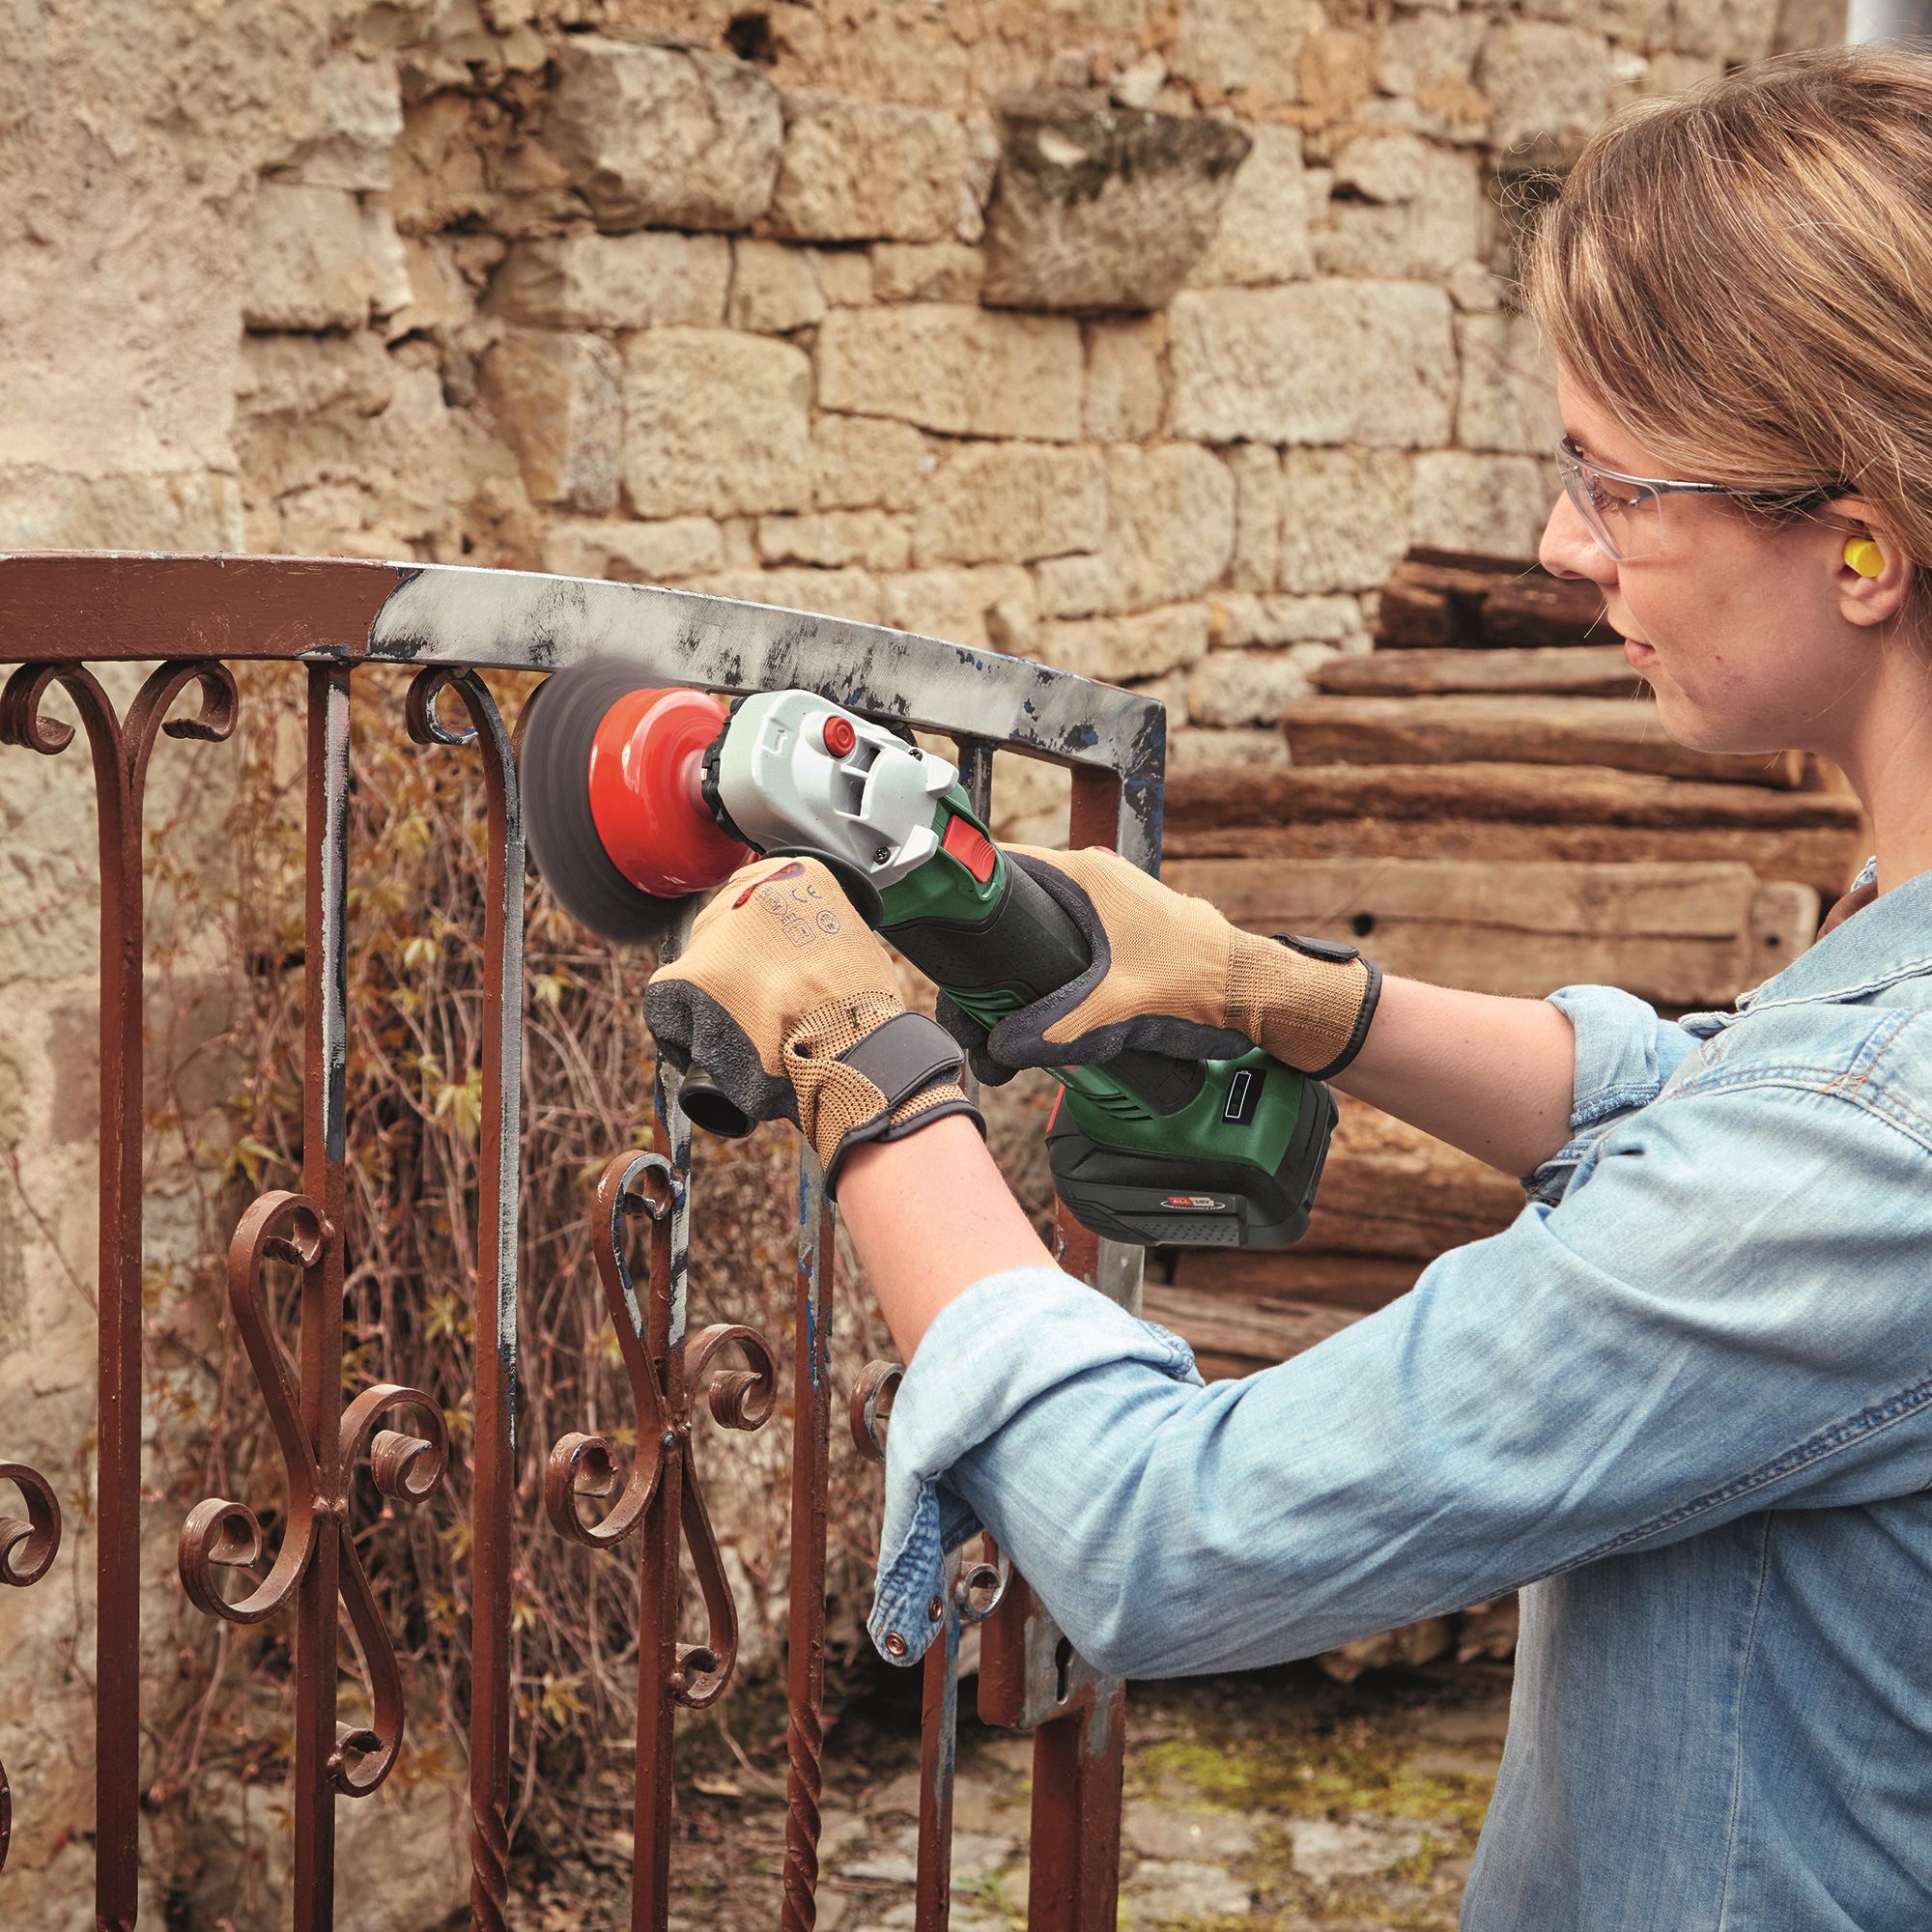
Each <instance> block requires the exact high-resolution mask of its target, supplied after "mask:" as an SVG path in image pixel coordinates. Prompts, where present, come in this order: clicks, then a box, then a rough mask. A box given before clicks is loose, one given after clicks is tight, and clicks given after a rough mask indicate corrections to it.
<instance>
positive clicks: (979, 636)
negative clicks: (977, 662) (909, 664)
mask: <svg viewBox="0 0 1932 1932" xmlns="http://www.w3.org/2000/svg"><path fill="white" fill-rule="evenodd" d="M881 590H882V593H883V595H882V609H883V611H884V616H883V620H882V621H884V622H885V623H888V624H890V625H892V627H893V628H894V629H895V630H898V631H916V632H918V633H919V635H920V636H921V637H924V638H944V639H946V640H947V641H948V642H949V643H954V644H965V645H968V646H969V647H971V648H972V649H975V650H992V651H1005V652H1007V653H1009V655H1012V656H1020V657H1025V656H1030V655H1031V654H1032V653H1033V651H1034V649H1035V647H1036V645H1037V642H1038V638H1039V606H1038V602H1037V599H1036V597H1035V595H1034V586H1033V579H1032V578H1030V577H1029V576H1028V575H1027V573H1026V572H1025V571H1024V570H1023V569H1021V568H1020V566H1019V565H1018V564H1012V563H982V564H977V565H975V566H973V567H971V568H970V569H951V570H914V571H909V572H907V573H906V574H905V575H903V576H899V577H888V578H886V579H885V580H884V581H883V583H882V585H881Z"/></svg>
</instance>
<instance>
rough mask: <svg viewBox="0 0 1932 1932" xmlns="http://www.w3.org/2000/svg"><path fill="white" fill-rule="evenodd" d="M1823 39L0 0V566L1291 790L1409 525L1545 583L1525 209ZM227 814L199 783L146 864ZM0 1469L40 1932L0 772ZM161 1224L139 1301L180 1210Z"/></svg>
mask: <svg viewBox="0 0 1932 1932" xmlns="http://www.w3.org/2000/svg"><path fill="white" fill-rule="evenodd" d="M1839 11H1840V13H1841V11H1842V10H1841V9H1840V10H1839ZM1832 15H1833V5H1832V0H1781V6H1780V0H1605V4H1604V5H1601V6H1596V7H1584V6H1581V5H1579V4H1577V0H1481V4H1463V5H1459V4H1457V0H1429V4H1419V5H1407V4H1395V0H1332V4H1331V5H1329V6H1328V7H1326V8H1325V9H1324V8H1323V7H1321V6H1320V5H1317V4H1313V0H1053V4H1050V5H1048V4H1041V0H815V4H780V0H773V4H767V5H763V6H760V5H756V4H754V0H735V4H734V0H685V4H681V5H671V4H667V3H666V0H369V3H368V4H361V0H192V4H190V0H62V4H60V5H59V6H58V7H56V6H54V5H53V4H51V0H0V22H4V26H5V30H6V46H7V53H8V58H7V61H6V63H5V65H4V68H0V270H4V272H0V372H4V376H5V380H4V382H0V541H4V543H6V544H7V545H8V546H10V547H29V546H34V547H38V546H48V547H55V546H61V547H65V546H73V547H90V546H99V547H114V548H141V547H159V548H171V549H181V548H241V547H246V548H252V549H261V550H283V551H303V552H321V553H347V554H357V555H376V556H385V557H398V556H400V557H408V556H418V557H424V558H430V559H436V560H440V561H456V560H461V559H470V560H474V561H477V562H482V563H489V564H504V565H517V566H526V567H541V568H545V569H551V570H558V571H569V572H579V573H584V574H590V575H605V576H612V577H622V578H629V579H637V580H642V581H652V582H667V583H678V584H686V585H690V586H693V587H696V588H699V589H704V590H712V591H718V592H722V593H724V594H727V595H733V596H749V597H756V598H759V599H762V600H766V601H773V602H779V603H785V604H795V605H801V606H805V607H807V608H810V609H815V610H822V611H837V612H840V613H844V614H848V615H852V616H857V617H863V618H867V619H874V620H880V621H884V622H887V623H891V624H895V625H903V626H906V627H909V628H912V629H916V630H921V631H925V632H929V633H933V634H935V635H939V636H942V637H948V638H952V639H960V640H963V641H969V642H973V643H990V644H993V645H996V646H998V647H1000V648H1002V649H1007V650H1012V651H1018V652H1022V653H1026V654H1029V655H1033V656H1037V657H1038V658H1041V659H1044V660H1047V661H1050V662H1053V663H1055V664H1060V665H1065V666H1068V667H1071V668H1076V669H1079V670H1082V671H1087V672H1091V673H1093V674H1094V675H1096V676H1101V677H1106V678H1110V679H1114V680H1118V681H1126V682H1132V683H1135V684H1139V685H1144V686H1148V687H1151V688H1152V689H1154V690H1156V691H1158V692H1159V693H1160V694H1161V695H1162V696H1163V697H1164V698H1165V699H1166V700H1167V702H1168V704H1169V705H1170V707H1171V713H1172V717H1173V719H1174V722H1175V724H1176V726H1177V729H1178V738H1177V753H1178V755H1180V756H1184V757H1187V758H1207V757H1241V758H1266V757H1279V756H1280V755H1282V753H1281V750H1280V739H1279V737H1278V734H1276V733H1275V732H1274V731H1272V730H1271V729H1270V728H1269V722H1270V721H1271V720H1272V718H1273V717H1274V715H1275V714H1276V713H1277V712H1278V711H1279V710H1280V708H1281V705H1282V704H1283V702H1284V701H1285V700H1287V699H1288V698H1290V697H1291V696H1294V695H1296V694H1298V693H1299V692H1300V691H1301V690H1302V688H1303V681H1304V679H1305V676H1306V673H1307V671H1308V670H1309V668H1311V666H1313V665H1314V664H1316V663H1319V662H1321V660H1323V659H1325V658H1326V657H1328V656H1330V655H1332V654H1334V653H1337V652H1344V651H1350V650H1361V649H1364V648H1366V639H1367V636H1368V633H1369V631H1370V629H1371V628H1372V623H1371V618H1372V611H1371V609H1370V606H1371V604H1372V601H1373V599H1374V597H1375V594H1376V590H1377V587H1378V584H1380V582H1382V581H1383V579H1384V577H1385V576H1386V574H1387V572H1388V570H1389V568H1390V566H1391V565H1392V563H1393V562H1394V560H1395V559H1396V557H1397V556H1399V555H1400V554H1401V553H1402V552H1403V551H1404V550H1405V549H1406V547H1407V546H1408V545H1409V544H1411V543H1415V542H1427V543H1435V544H1446V545H1452V546H1470V547H1480V548H1484V549H1490V550H1496V551H1501V552H1505V553H1517V554H1528V552H1529V550H1530V547H1531V546H1532V544H1533V541H1534V537H1535V532H1536V529H1537V527H1538V525H1539V522H1540V519H1541V516H1542V512H1543V508H1544V503H1545V498H1546V494H1547V490H1548V477H1547V475H1546V473H1545V471H1544V469H1543V467H1542V465H1541V462H1540V460H1539V454H1538V452H1540V451H1541V450H1543V449H1544V448H1545V447H1547V444H1548V439H1549V436H1550V434H1551V430H1550V422H1549V412H1548V398H1547V394H1546V391H1545V388H1544V385H1543V384H1542V381H1541V377H1540V372H1539V369H1538V363H1537V356H1536V353H1535V348H1534V345H1533V343H1532V342H1531V341H1530V340H1529V338H1528V336H1527V333H1526V331H1525V329H1524V327H1523V325H1522V324H1521V323H1520V320H1519V319H1518V318H1517V317H1515V316H1514V315H1513V313H1512V312H1511V310H1510V308H1509V306H1508V303H1507V299H1506V295H1505V283H1504V281H1503V280H1502V279H1501V277H1503V276H1505V275H1506V273H1507V270H1508V267H1509V261H1510V251H1511V236H1512V223H1513V216H1512V214H1511V213H1510V210H1511V208H1513V207H1520V206H1521V205H1523V204H1524V203H1525V202H1526V201H1528V200H1531V199H1533V195H1534V183H1535V179H1536V177H1535V170H1536V169H1537V168H1539V167H1541V166H1544V165H1547V164H1548V163H1550V162H1560V161H1561V159H1562V158H1563V156H1565V155H1566V154H1567V153H1569V152H1571V151H1572V150H1573V149H1574V147H1575V145H1576V143H1577V141H1578V140H1579V139H1580V138H1582V137H1583V136H1584V135H1586V134H1587V133H1588V131H1589V130H1590V129H1591V128H1593V127H1595V126H1596V125H1597V124H1598V123H1599V122H1601V120H1602V119H1603V117H1604V115H1605V113H1606V112H1607V111H1608V110H1609V109H1610V108H1611V107H1612V106H1614V105H1615V104H1616V103H1617V102H1619V101H1621V100H1624V99H1629V98H1632V97H1633V96H1635V95H1640V94H1644V93H1647V92H1655V91H1659V90H1668V89H1674V88H1678V87H1681V86H1683V85H1685V84H1687V83H1689V82H1690V81H1693V80H1695V79H1696V78H1698V77H1699V76H1701V75H1703V74H1706V73H1711V72H1715V71H1719V69H1720V68H1721V67H1722V66H1723V65H1725V64H1726V63H1728V62H1735V61H1740V60H1746V59H1749V58H1751V57H1753V56H1755V55H1758V54H1761V53H1763V52H1765V51H1766V50H1767V49H1769V48H1771V47H1772V46H1773V45H1775V44H1779V43H1793V44H1796V43H1808V42H1812V41H1816V40H1820V39H1824V38H1827V37H1829V36H1831V35H1833V34H1834V33H1835V31H1836V30H1837V22H1836V21H1834V19H1833V17H1832ZM179 758H180V748H178V747H173V746H171V745H164V746H163V748H162V750H161V752H160V753H158V754H157V756H156V787H157V788H158V789H161V790H165V789H166V788H167V787H169V786H171V785H172V786H176V787H179V786H180V784H181V783H182V782H183V781H181V780H180V779H178V778H170V777H168V776H167V774H168V772H169V771H170V770H171V769H174V770H179V769H181V767H180V764H179ZM199 769H202V770H204V771H206V770H209V769H212V768H209V767H202V768H199ZM1052 790H1053V787H1052V786H1051V784H1050V783H1045V782H1040V781H1036V782H1034V783H1032V784H1031V785H1027V784H1022V785H1021V786H1019V787H1018V789H1017V792H1016V793H1015V794H1013V795H1012V796H1013V798H1014V801H1015V805H1016V808H1017V809H1018V810H1021V811H1022V812H1025V811H1028V810H1033V811H1035V812H1038V811H1040V810H1043V809H1045V808H1046V807H1047V806H1049V805H1050V802H1051V795H1052ZM162 809H164V808H161V807H159V806H157V811H156V815H158V812H159V811H160V810H162ZM220 822H221V811H220V789H219V784H218V781H216V780H214V779H207V780H206V781H205V782H204V789H203V791H202V792H201V794H200V795H199V804H198V809H197V810H191V811H186V812H185V815H184V816H183V817H182V819H181V826H182V828H183V829H182V830H181V832H180V834H179V838H180V840H181V841H182V842H181V846H180V850H181V851H184V852H186V853H188V854H189V855H193V854H195V853H200V854H202V855H203V856H206V855H207V854H208V853H209V852H210V851H212V850H213V849H215V848H216V847H217V846H218V843H219V827H220ZM1038 822H1039V823H1041V824H1043V823H1044V821H1043V820H1041V821H1038ZM0 823H4V824H5V826H6V829H7V831H8V834H9V859H10V866H9V867H8V870H9V879H10V884H9V898H8V901H7V908H8V916H7V922H6V924H5V927H4V930H5V932H6V940H5V943H4V945H3V946H0V980H4V981H5V983H6V990H7V997H8V1001H9V1008H8V1010H9V1014H10V1026H9V1032H8V1037H7V1040H6V1041H5V1042H4V1046H0V1139H4V1142H5V1151H6V1152H7V1154H8V1156H9V1160H10V1168H9V1171H8V1172H6V1173H0V1431H4V1435H0V1458H20V1459H23V1460H27V1461H30V1462H35V1463H39V1464H40V1465H41V1466H43V1468H45V1469H47V1471H48V1472H49V1473H50V1474H52V1475H54V1476H55V1477H56V1479H57V1481H58V1483H59V1486H60V1488H61V1490H62V1493H63V1496H64V1498H66V1500H67V1501H68V1503H69V1515H70V1539H69V1543H68V1546H67V1548H66V1549H65V1551H64V1552H63V1555H62V1558H61V1573H60V1578H59V1579H58V1581H56V1579H51V1578H50V1579H49V1580H48V1582H47V1583H44V1584H43V1585H42V1586H41V1587H40V1588H39V1589H37V1590H35V1591H32V1592H27V1593H17V1594H16V1593H14V1592H4V1593H0V1758H4V1759H5V1760H6V1761H7V1762H8V1763H9V1764H10V1766H11V1768H12V1770H13V1772H14V1784H15V1790H16V1796H17V1799H18V1818H17V1822H16V1829H15V1839H14V1859H13V1865H14V1869H12V1870H11V1871H10V1873H9V1875H8V1878H7V1879H6V1881H5V1884H6V1885H7V1887H8V1889H9V1893H10V1897H9V1902H8V1905H7V1908H6V1912H7V1922H8V1923H9V1925H10V1926H19V1927H21V1928H22V1932H38V1928H39V1927H41V1926H43V1925H44V1926H47V1927H52V1926H54V1925H57V1924H59V1925H66V1924H69V1923H71V1922H72V1916H73V1907H72V1903H71V1901H72V1900H73V1899H75V1898H77V1897H80V1896H83V1895H84V1892H83V1889H82V1888H83V1885H84V1874H85V1868H86V1865H87V1861H88V1854H87V1842H86V1833H87V1831H88V1812H89V1804H90V1795H89V1788H88V1785H89V1769H88V1766H89V1742H88V1728H89V1718H88V1713H89V1681H90V1673H91V1662H90V1660H91V1656H92V1648H93V1628H92V1620H91V1612H90V1609H89V1607H88V1604H89V1598H90V1596H91V1591H90V1589H89V1587H88V1586H87V1584H86V1582H85V1580H84V1579H85V1578H86V1577H88V1576H89V1574H90V1571H91V1564H92V1549H91V1546H90V1541H89V1537H88V1533H87V1527H86V1522H85V1515H86V1509H85V1503H86V1489H87V1484H86V1480H85V1476H84V1473H83V1472H84V1469H85V1465H86V1457H87V1454H88V1445H89V1443H90V1441H91V1432H92V1427H93V1418H92V1408H93V1402H92V1392H91V1376H92V1355H93V1324H92V1316H91V1311H90V1309H89V1295H90V1293H91V1281H92V1268H93V1261H92V1248H93V1243H92V1223H93V1209H92V1189H93V1177H92V1130H91V1121H90V1116H89V1112H88V1103H87V1100H86V1094H87V1092H88V1088H89V1082H90V1080H91V1078H92V1075H91V1072H90V1070H89V1060H90V1048H89V1044H88V1043H89V1041H90V1040H91V1037H92V1031H93V1026H94V1005H93V1003H94V1000H95V983H94V978H93V971H92V965H91V960H90V958H89V952H90V949H91V945H92V933H93V930H94V925H93V905H92V899H91V896H90V885H89V881H90V879H91V877H92V872H93V856H92V846H93V838H94V830H93V810H92V800H91V795H90V791H89V788H88V778H87V772H86V767H85V764H84V761H83V759H82V758H81V757H80V756H79V754H78V753H71V754H70V755H69V756H68V757H66V758H63V759H58V760H52V761H47V760H41V759H37V758H35V757H33V756H32V755H31V754H30V753H24V752H19V751H10V752H7V753H4V755H0ZM196 827H199V828H200V829H199V830H198V831H197V830H196V829H195V828H196ZM76 968H77V969H78V970H76ZM173 997H174V995H172V994H165V995H164V994H163V993H161V992H159V991H157V994H156V1007H155V1011H154V1013H153V1016H152V1018H153V1032H154V1035H155V1037H156V1039H157V1040H161V1041H165V1040H167V1039H168V1038H169V1037H171V1032H172V1030H173V1029H174V1028H175V1027H176V1026H177V1024H178V1023H180V1013H179V1012H178V1011H177V1010H176V1009H175V1008H173V1007H170V1006H168V1004H167V1002H168V1000H170V999H172V998H173ZM183 997H184V998H185V999H188V1000H189V1002H190V1004H191V992H190V994H188V995H184V996H183ZM182 1010H184V1011H185V1010H186V1009H185V1008H184V1009H182ZM153 1185H154V1187H155V1190H156V1196H157V1199H156V1204H155V1206H154V1208H153V1210H152V1212H153V1226H152V1227H151V1237H150V1243H149V1249H150V1255H149V1259H150V1262H151V1264H153V1266H154V1267H156V1269H165V1267H166V1265H167V1263H168V1261H169V1258H170V1257H171V1256H172V1255H175V1254H179V1253H183V1252H185V1251H186V1249H187V1247H188V1246H189V1245H190V1244H191V1242H192V1238H193V1228H192V1215H191V1214H190V1213H189V1212H188V1211H187V1210H186V1208H185V1207H178V1206H175V1205H171V1204H172V1203H173V1201H174V1198H175V1197H174V1195H173V1194H171V1193H170V1186H171V1183H170V1182H169V1181H168V1180H167V1177H166V1174H165V1171H164V1168H157V1169H156V1172H155V1175H154V1178H153ZM0 1506H3V1505H0ZM152 1527H153V1530H154V1537H153V1544H154V1549H153V1558H154V1560H153V1561H152V1562H151V1563H150V1564H149V1565H148V1566H147V1567H148V1570H149V1572H150V1574H151V1576H152V1577H153V1578H154V1590H153V1593H152V1594H153V1602H154V1605H155V1611H156V1644H157V1651H158V1646H161V1645H164V1644H165V1642H166V1637H165V1623H164V1621H163V1620H164V1619H165V1617H166V1616H167V1615H168V1614H169V1613H170V1605H172V1604H173V1602H174V1601H175V1599H174V1596H173V1595H172V1594H171V1592H172V1584H171V1582H170V1581H169V1572H170V1567H171V1566H170V1558H169V1548H170V1547H171V1544H172V1539H173V1534H174V1528H175V1524H174V1523H173V1521H172V1520H171V1519H169V1517H168V1513H167V1511H166V1510H165V1509H163V1508H160V1507H158V1506H157V1507H156V1511H155V1521H154V1523H153V1525H152ZM156 1906H158V1900H156ZM156 1922H158V1914H157V1913H156Z"/></svg>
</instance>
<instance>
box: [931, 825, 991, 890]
mask: <svg viewBox="0 0 1932 1932" xmlns="http://www.w3.org/2000/svg"><path fill="white" fill-rule="evenodd" d="M939 842H940V845H941V846H942V848H943V849H944V850H946V851H947V852H950V853H951V854H952V857H953V858H955V859H957V860H958V861H959V863H960V864H961V865H962V866H964V867H966V869H967V870H968V871H969V872H971V873H972V874H973V876H974V877H975V878H976V879H978V880H979V882H980V884H981V885H982V886H983V885H984V884H985V883H986V881H987V880H988V879H990V878H991V877H992V876H993V866H994V863H995V861H996V860H997V858H998V856H999V855H998V854H997V853H996V852H995V851H994V850H993V846H992V841H991V840H990V839H988V838H987V837H986V835H985V834H984V833H983V832H981V831H980V828H979V827H978V826H977V825H975V824H974V823H973V821H972V820H971V819H968V818H949V819H948V820H947V821H946V837H945V838H942V839H941V840H940V841H939Z"/></svg>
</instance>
